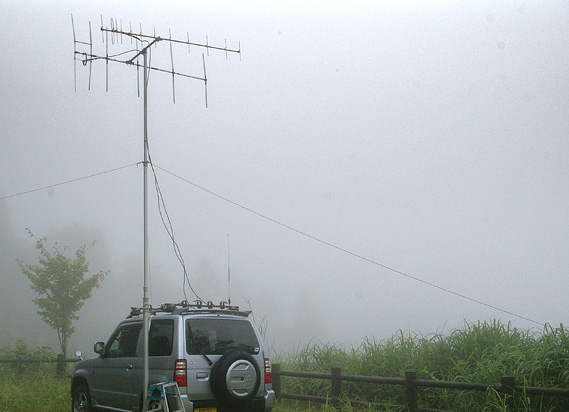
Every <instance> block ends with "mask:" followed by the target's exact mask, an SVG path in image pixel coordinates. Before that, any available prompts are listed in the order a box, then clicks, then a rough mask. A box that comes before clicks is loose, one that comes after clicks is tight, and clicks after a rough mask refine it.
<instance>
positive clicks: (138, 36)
mask: <svg viewBox="0 0 569 412" xmlns="http://www.w3.org/2000/svg"><path fill="white" fill-rule="evenodd" d="M71 25H72V26H73V67H74V82H75V90H77V62H81V63H82V64H83V66H87V64H88V65H89V90H90V89H91V66H92V64H93V62H94V61H97V60H103V61H105V66H106V67H105V73H106V76H105V77H106V90H107V91H108V90H109V63H111V62H113V63H122V64H126V65H130V66H136V70H137V89H138V94H139V96H140V88H139V86H140V81H139V79H138V74H139V71H140V67H141V64H140V61H139V59H140V58H142V61H143V63H142V68H143V96H144V97H143V100H144V141H143V144H144V161H143V162H142V164H143V166H144V168H143V172H144V196H143V200H144V234H143V236H144V239H143V243H144V287H143V292H144V295H143V298H142V302H143V308H142V319H143V321H142V323H143V329H142V330H143V342H144V345H143V348H144V349H143V371H144V379H143V388H142V389H143V392H142V393H147V391H148V384H149V373H148V369H149V368H148V366H149V352H148V332H149V323H150V309H151V308H150V298H149V294H148V291H149V283H150V275H149V270H148V164H149V163H150V161H149V155H148V126H147V125H148V75H149V73H150V72H151V71H156V72H161V73H168V74H170V75H171V76H172V101H173V102H174V103H175V102H176V94H175V84H174V80H175V78H176V77H184V78H189V79H195V80H200V81H203V82H204V89H205V106H206V107H207V77H206V72H205V56H204V55H203V53H202V61H203V77H202V76H194V75H190V74H186V73H182V72H179V71H176V70H174V52H173V47H174V46H177V45H186V46H187V47H188V51H189V47H190V46H194V47H198V48H205V49H206V52H207V54H208V56H209V50H210V49H212V50H219V51H224V52H225V53H226V55H227V54H228V53H237V54H239V55H241V45H239V49H238V50H236V49H228V48H227V43H226V44H225V46H224V47H216V46H211V45H210V44H209V39H208V38H207V37H206V43H205V44H201V43H193V42H190V35H189V34H188V39H187V40H176V39H172V35H171V32H170V31H169V32H168V38H166V37H161V36H157V35H156V29H154V32H153V34H152V35H148V34H144V33H143V31H142V25H140V32H139V33H134V32H133V31H132V25H129V31H128V32H127V31H124V30H123V28H122V20H121V21H120V23H119V21H117V20H116V19H111V24H110V28H109V27H105V26H104V25H103V16H101V36H102V38H103V43H105V54H104V55H98V54H95V53H93V35H92V32H91V23H90V22H89V41H88V42H86V41H80V40H77V35H76V33H75V22H74V21H73V15H71ZM125 36H126V37H128V38H130V43H131V44H130V45H128V42H127V47H128V49H126V50H124V48H125V45H124V43H123V39H124V37H125ZM133 42H134V48H133V47H132V43H133ZM160 42H167V43H169V46H170V69H164V68H160V67H157V66H153V65H152V64H151V62H149V60H150V59H149V56H148V55H149V54H150V53H151V47H152V45H154V46H155V47H157V46H158V43H160ZM115 48H122V49H123V50H122V51H116V52H115V51H114V49H115ZM111 50H112V53H111ZM228 242H229V240H228ZM228 247H229V244H228ZM228 276H229V269H228ZM186 281H187V282H188V284H190V282H189V279H187V278H186V277H184V287H185V285H186ZM190 288H191V284H190ZM192 291H193V289H192ZM194 294H195V292H194ZM184 295H185V291H184ZM196 296H197V295H196ZM229 303H231V300H229ZM148 405H149V403H148V399H146V400H145V401H144V402H143V407H142V411H143V412H146V411H147V410H148Z"/></svg>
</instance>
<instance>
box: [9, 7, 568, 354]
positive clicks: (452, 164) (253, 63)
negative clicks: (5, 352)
mask: <svg viewBox="0 0 569 412" xmlns="http://www.w3.org/2000/svg"><path fill="white" fill-rule="evenodd" d="M71 13H73V16H74V19H75V30H76V34H77V38H78V40H82V41H88V38H89V29H88V27H89V26H88V24H89V21H91V22H92V25H93V29H92V32H93V45H94V52H95V53H96V54H99V55H103V54H104V53H105V44H104V43H103V42H102V38H101V33H100V31H99V27H100V15H101V14H102V15H103V23H104V25H105V26H107V27H109V26H110V18H116V19H118V20H119V21H120V20H122V24H123V28H124V29H127V28H128V25H129V23H130V22H131V23H132V26H133V29H135V30H136V29H137V28H139V24H142V28H143V31H144V32H145V33H152V32H153V31H154V30H156V33H157V34H158V35H162V36H168V30H169V29H171V30H172V37H173V38H181V39H186V38H187V33H189V37H190V40H191V41H194V42H200V43H205V41H206V36H207V40H208V41H209V44H211V45H221V46H223V45H224V44H225V39H227V45H228V47H230V48H238V47H239V42H240V45H241V49H242V52H243V53H242V56H241V59H240V58H239V56H238V55H229V56H228V58H226V56H225V53H223V52H216V51H211V52H210V55H209V56H206V66H207V76H208V80H209V81H208V98H209V107H208V108H207V109H206V108H205V104H204V87H203V83H202V82H199V81H195V80H187V79H180V78H177V79H176V103H175V104H173V103H172V82H171V77H170V76H169V75H167V74H160V73H152V74H151V76H150V82H149V141H150V151H151V156H152V160H153V162H154V163H155V164H156V165H157V166H160V167H162V168H163V169H166V170H167V171H169V172H171V173H174V174H176V175H178V176H180V177H182V178H184V179H186V180H188V181H190V182H193V183H195V184H197V185H200V186H201V187H203V188H205V189H207V190H209V191H212V192H214V193H216V194H219V195H221V196H223V197H225V198H226V199H229V200H231V201H233V202H236V203H238V204H240V205H242V206H245V207H247V208H250V209H251V210H253V211H255V212H257V213H259V214H262V215H264V216H267V217H270V218H271V219H273V220H276V221H278V222H280V223H282V224H284V225H288V226H290V227H293V228H295V229H297V230H298V231H302V232H304V233H307V234H309V235H311V236H313V237H316V238H318V239H321V240H323V241H325V242H328V243H330V244H333V245H335V246H337V247H338V248H342V249H345V250H348V251H350V252H352V253H354V254H357V255H360V256H363V257H365V258H367V259H369V260H372V261H374V262H377V263H380V264H381V265H385V266H388V267H390V268H394V269H396V270H398V271H401V272H404V273H405V274H408V275H411V276H413V277H415V278H418V279H421V280H423V281H425V282H429V283H432V284H435V285H438V286H440V287H442V288H445V289H448V290H452V291H453V292H455V293H458V294H461V295H465V296H467V297H469V298H471V299H474V300H478V301H482V302H485V303H486V304H488V305H491V306H495V307H499V308H501V309H504V310H506V311H508V312H511V313H513V314H515V315H519V316H521V317H523V318H527V319H530V320H532V321H535V322H532V321H530V320H527V319H523V318H520V317H516V316H513V315H511V314H508V313H505V312H501V311H499V310H496V309H492V308H490V307H488V306H484V305H481V304H478V303H475V302H473V301H471V300H467V299H463V298H460V297H458V296H456V295H453V294H450V293H447V292H445V291H443V290H441V289H437V288H434V287H431V286H428V285H427V284H425V283H421V282H418V281H416V280H413V279H411V278H409V277H406V276H403V275H401V274H398V273H395V272H393V271H390V270H387V269H386V268H384V267H381V266H378V265H376V264H373V263H370V262H369V261H365V260H362V259H359V258H357V257H355V256H353V255H350V254H346V253H344V252H342V251H340V250H338V249H335V248H332V247H330V246H327V245H326V244H324V243H321V242H317V241H315V240H314V239H311V238H309V237H306V236H303V235H301V234H299V233H298V232H294V231H291V230H289V229H287V228H286V227H284V226H281V225H278V224H276V223H274V222H272V221H270V220H267V219H264V218H262V217H260V216H258V215H256V214H254V213H251V212H249V211H247V210H245V209H243V208H239V207H237V206H235V205H234V204H232V203H229V202H227V201H224V200H222V199H220V198H219V197H216V196H213V195H212V194H210V193H208V192H206V191H204V190H201V189H199V188H197V187H195V186H192V185H190V184H188V183H187V182H185V181H183V180H180V179H178V178H176V177H174V176H172V175H171V174H168V173H165V172H164V171H162V170H160V169H158V170H157V176H158V179H159V183H160V187H161V189H162V193H163V195H164V199H165V202H166V205H167V208H168V212H169V216H170V218H171V221H172V224H173V227H174V233H175V236H176V240H177V242H178V244H179V246H180V248H181V251H182V253H183V257H184V259H185V262H186V266H187V268H188V273H189V276H190V278H191V280H192V285H193V286H194V289H195V290H196V292H197V293H198V294H199V295H200V296H201V297H202V298H204V299H208V300H214V301H220V300H226V299H227V294H228V288H227V260H228V258H227V254H228V245H227V234H229V237H230V256H231V274H232V284H231V299H232V302H233V303H236V304H239V305H241V306H242V307H247V302H250V304H251V306H252V308H253V310H254V312H255V317H256V319H257V321H258V323H261V321H263V323H264V324H265V326H266V327H267V333H268V335H267V340H268V343H269V344H270V345H274V347H275V348H276V349H285V350H288V349H290V348H293V347H295V345H300V344H302V343H303V342H304V343H306V342H308V341H309V340H310V339H316V340H320V341H323V342H340V343H343V344H346V345H349V344H354V343H358V342H360V341H361V339H362V337H364V336H369V337H376V338H378V339H381V338H384V337H388V336H391V335H392V334H393V333H395V332H396V331H397V330H398V329H403V330H411V331H414V332H421V333H424V334H429V333H434V332H443V333H447V332H450V331H451V330H452V329H454V328H457V327H460V326H461V325H462V324H463V322H464V321H465V320H468V321H471V322H476V321H479V320H482V321H483V320H488V319H501V320H502V321H503V322H510V321H511V322H512V324H513V325H514V326H517V327H522V328H537V329H538V330H540V329H541V328H542V326H540V325H539V324H540V323H541V324H543V323H546V322H548V323H551V324H552V325H553V326H554V327H556V326H558V325H559V324H560V323H562V322H566V321H567V319H568V315H569V306H568V305H567V291H568V290H569V276H568V274H569V273H568V271H569V253H568V250H567V245H568V244H569V160H568V159H569V121H568V119H569V75H568V69H567V68H568V67H569V36H567V22H568V21H569V4H568V3H567V2H566V1H549V2H543V1H523V0H514V1H505V2H499V4H496V2H495V1H475V2H459V1H442V2H441V1H407V2H401V1H379V2H356V3H354V2H323V1H322V2H311V1H309V2H274V1H268V2H215V1H207V2H202V1H191V2H190V1H184V2H181V1H177V2H163V1H160V2H152V1H136V2H135V1H124V2H120V4H119V3H118V2H115V1H113V2H110V1H89V2H81V3H76V2H72V1H58V2H47V3H46V2H44V1H19V2H13V1H6V0H0V20H1V21H0V23H1V24H0V38H1V39H2V40H1V41H0V56H1V60H0V92H1V96H2V99H1V100H0V105H1V106H0V144H1V145H0V160H1V161H0V198H3V199H2V200H0V232H1V233H0V271H1V279H2V283H1V286H0V310H1V311H2V316H1V317H0V345H12V344H14V342H15V340H16V339H19V338H23V339H25V341H26V342H27V343H28V344H29V345H31V346H32V347H35V346H41V345H51V346H52V347H53V348H54V349H57V348H58V345H57V337H56V334H55V332H54V331H52V330H51V329H50V328H49V327H48V326H47V325H45V324H43V323H42V322H41V320H40V318H39V316H37V315H36V311H37V308H36V307H35V306H34V305H33V304H32V303H31V299H32V298H33V297H34V294H33V292H31V291H30V289H29V287H28V281H27V279H26V278H25V277H24V276H23V275H22V274H21V272H20V270H19V268H18V266H17V264H16V262H15V258H21V259H23V260H24V261H26V262H28V263H32V262H34V259H35V256H36V250H35V248H34V242H33V240H32V239H30V238H29V237H28V236H27V233H26V231H25V228H29V229H30V230H31V231H32V232H33V233H34V234H35V235H36V236H38V237H43V236H47V237H48V239H49V240H50V241H57V242H58V243H60V244H63V245H67V246H69V248H70V250H74V249H76V248H77V247H79V246H80V245H82V244H86V243H89V242H91V241H92V240H93V239H95V240H97V242H98V243H97V244H96V245H95V247H93V248H90V249H89V252H88V258H89V259H90V261H91V268H92V270H93V272H97V271H100V270H107V269H109V270H110V274H109V276H108V277H107V279H106V280H105V281H104V282H103V284H102V286H101V288H100V289H99V290H97V291H96V292H95V294H94V296H93V298H92V299H91V300H89V301H88V302H87V304H86V305H85V306H84V308H83V310H82V311H81V312H80V314H79V315H80V319H79V321H77V322H76V326H77V332H76V335H75V336H74V337H73V339H72V341H71V343H70V352H72V351H74V350H75V349H82V350H83V351H84V352H85V353H86V354H88V355H90V354H92V343H93V342H94V341H96V340H106V339H107V338H108V336H109V335H110V333H111V332H112V329H113V328H114V326H115V325H116V323H117V322H118V321H119V320H121V319H122V318H124V317H125V316H126V315H127V314H128V312H129V308H130V307H131V306H141V304H142V280H143V276H142V273H143V265H142V167H141V166H138V167H137V166H135V165H134V164H135V163H137V162H140V161H141V160H142V155H143V151H142V148H143V146H142V130H143V129H142V104H143V102H142V99H141V98H137V81H136V70H135V68H133V67H127V66H125V65H120V64H117V63H110V64H109V92H105V63H104V61H98V62H95V63H94V64H93V67H92V70H93V72H92V84H91V91H88V90H87V87H88V67H83V66H82V64H80V63H78V65H77V91H76V92H75V91H74V65H73V33H72V26H71ZM123 42H124V44H122V45H117V44H115V45H111V47H112V50H113V51H114V52H119V51H124V50H128V49H130V47H131V46H130V44H127V42H128V39H126V38H125V39H123ZM152 64H153V65H154V66H158V67H163V68H166V69H169V68H170V55H169V47H168V44H167V43H159V44H158V47H157V48H155V49H153V51H152ZM174 66H175V69H176V70H177V71H180V72H184V73H188V74H192V75H197V76H200V75H202V70H203V68H202V57H201V51H200V50H198V49H197V48H192V49H191V53H190V54H188V51H187V48H185V47H181V48H174ZM128 165H131V166H130V167H126V168H123V169H120V170H117V171H114V172H110V173H106V174H102V175H99V176H97V177H93V178H90V179H86V180H80V181H76V182H72V183H68V184H65V185H59V186H55V187H50V188H48V189H44V190H40V191H35V192H32V193H28V194H25V195H20V196H11V195H13V194H17V193H21V192H25V191H29V190H33V189H36V188H42V187H45V186H51V185H54V184H57V183H62V182H67V181H70V180H73V179H77V178H80V177H84V176H88V175H92V174H96V173H100V172H105V171H109V170H111V169H115V168H120V167H123V166H128ZM150 205H151V207H150V212H149V213H150V214H149V224H150V227H149V231H150V234H149V239H150V268H151V277H152V290H151V294H152V304H153V305H159V304H160V303H163V302H165V301H169V302H173V301H181V300H182V299H183V298H184V296H183V293H182V288H181V285H182V269H181V267H180V265H179V264H178V262H177V260H176V258H175V256H174V253H173V250H172V246H171V242H170V241H169V238H168V236H167V234H166V233H165V231H164V229H163V227H162V224H161V222H160V218H159V214H158V210H157V207H156V193H155V190H154V187H153V185H152V184H151V185H150ZM188 299H194V297H193V296H192V295H191V292H190V291H189V290H188ZM536 322H537V323H536Z"/></svg>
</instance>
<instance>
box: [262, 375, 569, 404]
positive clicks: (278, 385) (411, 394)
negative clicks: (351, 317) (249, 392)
mask: <svg viewBox="0 0 569 412" xmlns="http://www.w3.org/2000/svg"><path fill="white" fill-rule="evenodd" d="M284 376H289V377H296V378H309V379H326V380H330V381H331V387H330V397H322V396H312V395H300V394H290V393H283V392H282V382H281V378H282V377H284ZM343 381H348V382H361V383H375V384H379V385H399V386H402V387H403V388H404V390H405V405H390V407H391V408H394V409H400V410H404V411H409V412H453V411H447V410H441V409H428V408H420V407H419V394H418V389H419V388H439V389H458V390H471V391H484V392H485V391H487V390H488V389H494V390H495V391H497V392H499V393H502V394H504V395H509V400H510V401H511V400H512V395H513V394H514V393H523V394H526V395H537V396H562V397H566V398H569V390H567V389H559V388H539V387H530V386H522V385H516V383H515V378H514V377H513V376H502V377H501V379H500V383H499V384H486V383H467V382H452V381H436V380H426V379H417V373H416V372H415V371H407V372H405V378H390V377H383V376H358V375H344V374H342V371H341V368H332V369H331V371H330V373H316V372H299V371H286V370H282V369H281V365H280V364H274V365H273V389H274V390H275V394H276V396H277V398H280V399H293V400H300V401H310V402H320V403H326V402H330V403H336V402H338V401H339V400H340V399H341V398H342V382H343ZM350 403H351V404H352V405H372V406H378V407H385V405H383V404H377V403H371V402H365V401H357V400H350ZM512 410H513V408H512Z"/></svg>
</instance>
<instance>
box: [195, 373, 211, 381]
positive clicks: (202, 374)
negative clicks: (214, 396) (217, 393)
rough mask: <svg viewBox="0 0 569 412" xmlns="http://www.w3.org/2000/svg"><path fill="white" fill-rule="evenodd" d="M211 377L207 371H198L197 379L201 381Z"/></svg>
mask: <svg viewBox="0 0 569 412" xmlns="http://www.w3.org/2000/svg"><path fill="white" fill-rule="evenodd" d="M208 378H209V375H208V373H207V372H198V373H196V379H197V380H199V381H207V380H208Z"/></svg>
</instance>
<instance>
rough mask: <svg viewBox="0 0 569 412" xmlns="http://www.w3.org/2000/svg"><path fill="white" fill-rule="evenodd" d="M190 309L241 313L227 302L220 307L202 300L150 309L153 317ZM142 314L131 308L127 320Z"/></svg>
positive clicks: (185, 301)
mask: <svg viewBox="0 0 569 412" xmlns="http://www.w3.org/2000/svg"><path fill="white" fill-rule="evenodd" d="M188 309H198V310H200V309H202V310H204V311H209V310H213V309H215V310H216V312H223V311H231V312H240V310H239V306H233V305H230V304H228V303H227V302H225V301H221V302H219V305H216V304H214V303H213V302H212V301H211V300H210V301H207V302H204V301H202V300H196V301H195V303H189V302H188V301H187V300H183V301H182V302H180V303H163V304H162V305H160V306H159V307H157V308H153V307H152V306H151V307H150V309H149V313H150V314H151V315H153V314H157V313H174V312H178V313H180V312H183V311H185V310H188ZM247 313H250V312H247ZM141 314H142V308H137V307H131V308H130V314H129V315H128V317H127V318H132V317H134V316H140V315H141Z"/></svg>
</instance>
